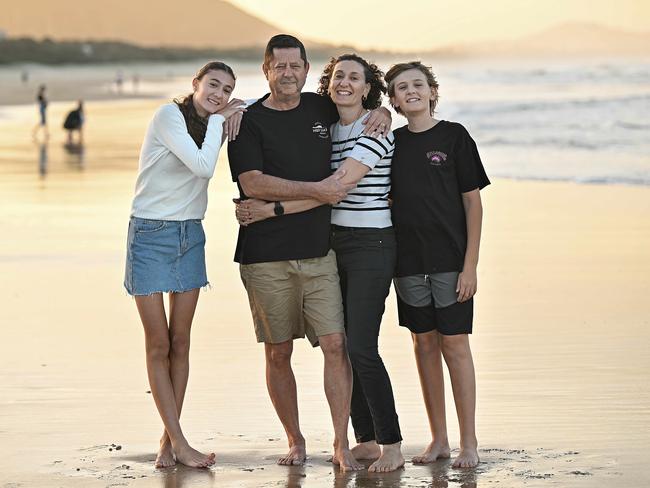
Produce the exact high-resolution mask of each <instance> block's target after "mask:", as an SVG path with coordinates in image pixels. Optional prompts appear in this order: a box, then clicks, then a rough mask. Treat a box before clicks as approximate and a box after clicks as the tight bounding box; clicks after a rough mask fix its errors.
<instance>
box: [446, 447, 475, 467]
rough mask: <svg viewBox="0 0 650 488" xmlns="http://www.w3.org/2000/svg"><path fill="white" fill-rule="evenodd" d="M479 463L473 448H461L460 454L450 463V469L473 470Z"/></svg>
mask: <svg viewBox="0 0 650 488" xmlns="http://www.w3.org/2000/svg"><path fill="white" fill-rule="evenodd" d="M478 463H479V458H478V451H477V450H476V448H475V447H466V448H461V450H460V454H458V456H457V457H456V459H454V462H453V463H451V467H452V468H475V467H476V466H477V465H478Z"/></svg>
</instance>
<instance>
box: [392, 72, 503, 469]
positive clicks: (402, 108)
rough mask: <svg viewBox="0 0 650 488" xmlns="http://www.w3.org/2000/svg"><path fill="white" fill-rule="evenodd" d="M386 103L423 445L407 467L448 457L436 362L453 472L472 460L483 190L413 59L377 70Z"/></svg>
mask: <svg viewBox="0 0 650 488" xmlns="http://www.w3.org/2000/svg"><path fill="white" fill-rule="evenodd" d="M385 79H386V83H387V84H388V94H389V96H390V102H391V104H392V105H393V107H394V108H395V110H396V111H397V112H398V113H401V114H403V115H405V116H406V118H407V120H408V125H407V126H405V127H401V128H399V129H397V130H395V132H394V133H395V154H394V156H393V172H392V191H391V195H392V198H393V205H392V215H393V224H394V225H395V233H396V237H397V271H396V278H395V280H394V285H395V291H396V293H397V305H398V314H399V324H400V325H401V326H403V327H406V328H408V329H409V330H410V331H411V336H412V339H413V344H414V349H415V359H416V363H417V366H418V372H419V374H420V383H421V386H422V393H423V395H424V403H425V405H426V409H427V415H428V417H429V426H430V428H431V435H432V441H431V443H430V444H429V446H428V447H427V448H426V449H425V450H424V452H423V453H422V454H421V455H419V456H416V457H414V458H413V462H414V463H430V462H433V461H435V460H436V459H439V458H448V457H449V456H450V449H449V442H448V438H447V424H446V420H445V395H444V384H443V372H442V358H444V360H445V363H446V364H447V368H448V369H449V376H450V377H451V386H452V390H453V394H454V400H455V403H456V412H457V414H458V423H459V426H460V453H459V455H458V456H457V457H456V459H454V461H453V463H452V466H453V467H455V468H471V467H474V466H476V465H477V464H478V462H479V456H478V448H477V439H476V427H475V410H476V380H475V375H474V363H473V361H472V352H471V350H470V345H469V336H468V334H470V333H471V332H472V322H473V299H472V297H473V296H474V294H475V293H476V281H477V280H476V267H477V264H478V256H479V244H480V239H481V221H482V218H483V209H482V205H481V196H480V193H479V190H480V189H482V188H484V187H485V186H487V185H489V184H490V181H489V179H488V177H487V175H486V173H485V170H484V168H483V164H482V162H481V158H480V157H479V153H478V149H477V148H476V143H475V142H474V140H473V139H472V138H471V136H470V135H469V133H468V132H467V130H466V129H465V128H464V127H463V126H462V125H460V124H458V123H456V122H448V121H446V120H437V119H435V118H434V116H433V115H434V110H435V107H436V103H437V101H438V83H437V81H436V79H435V76H434V74H433V73H432V72H431V69H430V68H427V67H426V66H424V65H423V64H422V63H420V62H411V63H400V64H396V65H394V66H393V67H392V68H391V69H390V70H389V71H388V72H387V73H386V77H385Z"/></svg>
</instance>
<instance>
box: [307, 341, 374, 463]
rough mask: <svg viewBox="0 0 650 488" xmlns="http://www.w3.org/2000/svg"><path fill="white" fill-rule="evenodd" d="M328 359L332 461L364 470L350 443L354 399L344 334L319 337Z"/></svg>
mask: <svg viewBox="0 0 650 488" xmlns="http://www.w3.org/2000/svg"><path fill="white" fill-rule="evenodd" d="M318 341H319V343H320V347H321V350H322V351H323V356H324V358H325V368H324V372H323V374H324V383H325V396H326V397H327V402H328V403H329V406H330V412H331V414H332V423H333V424H334V455H333V456H332V462H333V463H334V464H338V465H339V466H340V469H341V471H356V470H360V469H363V465H362V464H361V463H359V462H358V461H357V460H356V459H355V458H354V456H353V455H352V452H350V444H349V442H348V422H349V420H350V401H351V399H352V366H351V365H350V358H349V357H348V351H347V348H346V346H345V335H344V334H342V333H336V334H328V335H324V336H320V337H319V338H318Z"/></svg>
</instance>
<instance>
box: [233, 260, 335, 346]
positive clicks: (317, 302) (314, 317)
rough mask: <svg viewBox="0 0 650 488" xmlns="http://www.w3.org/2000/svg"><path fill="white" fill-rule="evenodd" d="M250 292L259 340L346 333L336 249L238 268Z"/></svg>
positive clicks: (311, 339)
mask: <svg viewBox="0 0 650 488" xmlns="http://www.w3.org/2000/svg"><path fill="white" fill-rule="evenodd" d="M239 271H240V275H241V279H242V282H243V283H244V287H245V288H246V291H247V292H248V300H249V302H250V307H251V313H252V314H253V324H254V325H255V335H256V337H257V342H266V343H270V344H278V343H280V342H285V341H289V340H292V339H297V338H301V337H305V335H306V336H307V338H308V339H309V342H310V343H311V344H312V345H313V346H317V345H318V338H319V337H320V336H324V335H329V334H336V333H341V334H344V333H345V328H344V325H343V299H342V297H341V286H340V284H339V274H338V270H337V267H336V254H334V251H331V250H330V251H329V253H328V254H327V255H326V256H323V257H320V258H310V259H299V260H291V261H274V262H270V263H255V264H242V265H240V267H239Z"/></svg>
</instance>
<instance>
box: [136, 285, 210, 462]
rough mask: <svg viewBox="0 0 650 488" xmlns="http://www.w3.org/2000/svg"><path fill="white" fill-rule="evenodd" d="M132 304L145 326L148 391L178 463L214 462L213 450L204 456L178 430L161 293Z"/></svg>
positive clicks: (140, 297) (138, 297)
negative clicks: (149, 388)
mask: <svg viewBox="0 0 650 488" xmlns="http://www.w3.org/2000/svg"><path fill="white" fill-rule="evenodd" d="M135 303H136V305H137V307H138V312H139V313H140V319H141V320H142V325H143V326H144V335H145V349H146V354H147V374H148V376H149V385H150V387H151V394H152V396H153V398H154V401H155V403H156V407H157V408H158V413H159V414H160V417H161V419H162V421H163V424H164V425H165V430H166V431H167V433H168V435H169V438H170V439H171V443H172V446H173V449H174V452H175V453H176V458H177V460H178V461H179V462H181V463H183V464H185V465H187V466H190V467H195V468H205V467H207V466H210V465H211V464H214V453H211V454H210V455H205V454H202V453H200V452H198V451H197V450H196V449H193V448H192V447H191V446H190V445H189V443H188V442H187V439H185V436H184V435H183V432H182V430H181V426H180V423H179V421H178V409H177V407H176V399H175V396H174V389H173V387H172V381H171V377H170V371H169V353H170V341H169V329H168V326H167V317H166V316H165V307H164V305H163V297H162V293H155V294H153V295H150V296H136V297H135Z"/></svg>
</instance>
